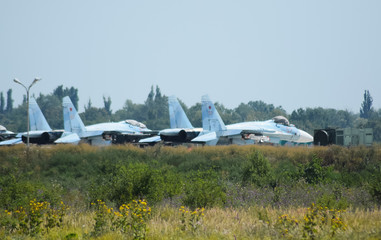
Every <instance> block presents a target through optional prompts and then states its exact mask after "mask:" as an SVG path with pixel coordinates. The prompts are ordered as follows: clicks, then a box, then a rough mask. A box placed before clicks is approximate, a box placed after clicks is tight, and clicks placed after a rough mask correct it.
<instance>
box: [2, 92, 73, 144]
mask: <svg viewBox="0 0 381 240" xmlns="http://www.w3.org/2000/svg"><path fill="white" fill-rule="evenodd" d="M29 124H30V131H29V142H30V143H36V144H53V143H55V141H56V140H57V139H60V138H61V137H63V136H66V135H70V133H65V132H64V130H52V129H51V128H50V126H49V124H48V122H47V121H46V118H45V116H44V115H43V114H42V112H41V109H40V107H39V106H38V104H37V102H36V100H35V99H34V98H33V97H31V98H30V99H29ZM27 135H28V132H22V133H18V134H17V135H16V137H15V138H14V139H10V140H6V141H2V142H0V146H4V145H14V144H19V143H22V142H24V143H26V142H27ZM78 141H79V139H77V142H78ZM73 143H75V141H73Z"/></svg>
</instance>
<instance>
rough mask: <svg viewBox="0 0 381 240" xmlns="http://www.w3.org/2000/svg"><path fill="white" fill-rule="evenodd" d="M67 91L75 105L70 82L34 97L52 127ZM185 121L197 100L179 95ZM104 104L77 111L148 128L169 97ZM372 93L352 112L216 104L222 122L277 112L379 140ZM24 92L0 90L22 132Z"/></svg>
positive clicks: (4, 115)
mask: <svg viewBox="0 0 381 240" xmlns="http://www.w3.org/2000/svg"><path fill="white" fill-rule="evenodd" d="M64 96H69V97H70V98H71V100H72V102H73V104H74V106H75V107H76V108H77V109H78V101H79V95H78V89H77V88H74V87H70V88H68V87H66V88H64V87H63V85H61V86H58V87H57V88H56V89H54V90H53V92H52V93H50V94H42V93H40V94H39V95H38V96H37V97H36V96H34V97H35V98H36V101H37V103H38V105H39V106H40V108H41V111H42V112H43V113H44V115H45V118H46V119H47V121H48V123H49V125H50V127H51V128H52V129H63V116H62V98H63V97H64ZM179 101H180V104H181V105H182V107H183V109H184V111H185V112H186V114H187V116H188V118H189V120H190V121H191V123H192V124H193V126H195V127H201V126H202V123H201V103H196V104H195V105H193V106H190V107H188V106H186V105H185V104H184V103H183V102H182V101H181V99H179ZM103 103H104V106H103V107H100V108H97V107H94V106H93V105H92V103H91V99H89V101H88V103H87V104H86V105H85V106H84V108H85V111H84V112H82V113H80V116H81V118H82V120H83V122H84V124H85V125H90V124H95V123H100V122H110V121H114V122H115V121H121V120H125V119H135V120H137V121H140V122H142V123H144V124H146V125H147V127H148V128H150V129H153V130H160V129H165V128H169V112H168V97H167V96H166V95H164V94H162V93H161V90H160V88H159V86H156V87H154V86H151V89H150V92H149V93H148V95H147V99H146V100H145V102H144V103H134V102H133V101H132V100H130V99H128V100H126V102H125V104H124V106H123V108H122V109H119V110H117V111H115V112H114V113H113V112H112V110H111V104H112V100H111V97H107V98H106V97H105V96H103ZM372 104H373V98H372V97H371V95H370V93H369V91H368V90H365V92H364V99H363V101H362V103H359V106H361V107H360V112H359V113H352V112H350V111H348V110H336V109H332V108H321V107H317V108H299V109H296V110H294V111H292V113H291V114H288V113H287V112H286V111H285V110H284V109H283V108H282V106H274V105H273V104H268V103H265V102H263V101H249V102H248V103H241V104H240V105H239V106H238V107H236V108H234V109H228V108H226V107H225V106H224V105H223V104H221V103H218V102H217V103H215V106H216V109H217V110H218V112H219V113H220V115H221V118H222V119H223V121H224V122H225V124H232V123H237V122H243V121H263V120H268V119H271V118H273V117H274V116H278V115H282V116H285V117H287V118H288V119H289V121H290V122H291V123H293V124H295V125H296V127H298V128H300V129H303V130H305V131H307V132H309V133H310V134H313V132H314V129H320V128H327V127H331V128H347V127H355V128H373V134H374V140H375V141H377V142H380V141H381V109H378V110H376V109H374V108H373V106H372ZM25 122H26V96H24V98H23V102H22V103H21V104H20V105H19V106H18V107H13V99H12V89H9V90H8V91H7V101H5V97H4V94H3V92H0V125H3V126H5V127H6V128H7V129H8V130H11V131H14V132H21V131H26V123H25Z"/></svg>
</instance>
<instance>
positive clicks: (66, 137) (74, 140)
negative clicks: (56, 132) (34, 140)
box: [54, 132, 81, 145]
mask: <svg viewBox="0 0 381 240" xmlns="http://www.w3.org/2000/svg"><path fill="white" fill-rule="evenodd" d="M80 140H81V139H80V138H79V136H78V134H76V133H66V132H65V133H64V134H63V135H62V137H60V138H59V139H57V140H56V141H54V143H71V144H75V145H77V144H78V143H79V141H80Z"/></svg>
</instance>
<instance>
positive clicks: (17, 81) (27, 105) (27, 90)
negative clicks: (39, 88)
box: [13, 78, 41, 153]
mask: <svg viewBox="0 0 381 240" xmlns="http://www.w3.org/2000/svg"><path fill="white" fill-rule="evenodd" d="M40 80H41V78H35V79H34V80H33V82H32V83H31V84H30V85H29V87H25V85H24V84H22V82H20V81H19V80H18V79H17V78H15V79H13V81H14V82H15V83H18V84H20V85H21V86H23V87H24V88H25V90H26V118H27V120H26V121H27V133H26V134H27V135H26V146H27V153H29V90H30V88H31V87H32V86H33V85H34V84H35V83H36V82H38V81H40Z"/></svg>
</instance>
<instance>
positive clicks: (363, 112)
mask: <svg viewBox="0 0 381 240" xmlns="http://www.w3.org/2000/svg"><path fill="white" fill-rule="evenodd" d="M372 104H373V98H372V96H371V95H370V93H369V90H365V92H364V101H363V102H362V104H361V108H360V117H362V118H366V119H369V118H370V116H371V114H372V113H373V111H374V110H373V108H372Z"/></svg>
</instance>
